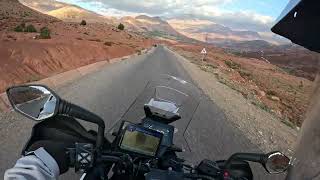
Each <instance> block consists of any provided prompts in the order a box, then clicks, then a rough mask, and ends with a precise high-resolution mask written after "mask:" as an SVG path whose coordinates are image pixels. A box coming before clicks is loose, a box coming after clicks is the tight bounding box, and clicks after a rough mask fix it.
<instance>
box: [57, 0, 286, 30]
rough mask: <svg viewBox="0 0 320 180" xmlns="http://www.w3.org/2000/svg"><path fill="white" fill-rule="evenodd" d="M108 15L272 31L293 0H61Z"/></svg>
mask: <svg viewBox="0 0 320 180" xmlns="http://www.w3.org/2000/svg"><path fill="white" fill-rule="evenodd" d="M58 1H61V2H66V3H71V4H76V5H78V6H80V7H83V8H85V9H89V10H91V11H95V12H97V13H99V14H103V15H108V16H118V17H121V16H126V15H130V16H132V15H138V14H146V15H150V16H160V17H162V18H164V19H172V18H179V19H185V18H187V19H190V18H193V19H204V20H210V21H213V22H215V23H219V24H222V25H225V26H228V27H230V28H232V29H235V30H252V31H257V32H270V28H271V26H272V25H273V23H274V21H275V20H276V19H277V17H278V16H279V15H280V13H281V11H282V10H283V9H284V8H285V6H286V5H287V3H288V1H289V0H197V1H196V0H58Z"/></svg>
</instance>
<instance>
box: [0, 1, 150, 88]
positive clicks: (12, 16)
mask: <svg viewBox="0 0 320 180" xmlns="http://www.w3.org/2000/svg"><path fill="white" fill-rule="evenodd" d="M17 27H19V28H17ZM31 27H32V28H31ZM43 27H46V28H45V29H47V30H46V31H45V33H40V29H42V28H43ZM31 30H32V31H31ZM43 34H45V35H43ZM48 34H49V36H48ZM153 43H154V42H153V41H152V40H151V39H146V38H144V37H141V36H138V35H136V34H132V33H128V32H126V31H120V30H118V29H115V28H114V27H113V26H111V25H108V24H101V23H91V24H87V25H86V26H81V25H80V24H79V23H66V22H63V21H60V20H58V19H56V18H54V17H51V16H48V15H44V14H41V13H40V12H37V11H35V10H32V9H30V8H28V7H26V6H24V5H22V4H20V3H19V2H18V1H17V0H16V1H15V0H0V57H1V58H0V65H1V66H0V92H3V91H4V90H5V89H6V88H7V87H8V86H11V85H14V84H21V83H26V82H30V81H35V80H39V79H42V78H45V77H48V76H51V75H54V74H57V73H60V72H64V71H67V70H71V69H74V68H77V67H80V66H84V65H87V64H91V63H94V62H97V61H101V60H109V59H111V58H115V57H122V56H126V55H130V54H133V53H136V52H140V51H141V50H142V49H144V48H147V47H150V46H151V45H152V44H153Z"/></svg>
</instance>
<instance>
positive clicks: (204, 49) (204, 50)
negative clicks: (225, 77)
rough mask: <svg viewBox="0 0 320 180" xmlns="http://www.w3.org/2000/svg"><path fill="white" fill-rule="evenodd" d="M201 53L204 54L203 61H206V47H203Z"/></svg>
mask: <svg viewBox="0 0 320 180" xmlns="http://www.w3.org/2000/svg"><path fill="white" fill-rule="evenodd" d="M201 54H202V58H201V61H204V58H206V56H207V51H206V48H203V49H202V51H201Z"/></svg>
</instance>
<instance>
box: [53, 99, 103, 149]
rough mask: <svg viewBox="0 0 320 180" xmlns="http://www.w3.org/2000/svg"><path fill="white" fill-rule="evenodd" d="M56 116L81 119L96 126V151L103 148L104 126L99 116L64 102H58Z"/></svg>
mask: <svg viewBox="0 0 320 180" xmlns="http://www.w3.org/2000/svg"><path fill="white" fill-rule="evenodd" d="M58 114H61V115H68V116H72V117H75V118H78V119H82V120H85V121H88V122H91V123H94V124H97V125H98V135H97V141H96V149H97V150H100V149H101V147H102V146H103V139H104V130H105V124H104V121H103V119H101V118H100V117H99V116H97V115H95V114H94V113H92V112H90V111H88V110H86V109H84V108H82V107H80V106H77V105H75V104H72V103H69V102H67V101H64V100H60V103H59V109H58Z"/></svg>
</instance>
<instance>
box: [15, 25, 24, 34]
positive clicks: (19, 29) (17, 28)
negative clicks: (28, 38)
mask: <svg viewBox="0 0 320 180" xmlns="http://www.w3.org/2000/svg"><path fill="white" fill-rule="evenodd" d="M23 29H24V28H23V27H22V26H21V25H18V26H17V27H15V28H14V31H15V32H23Z"/></svg>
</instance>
